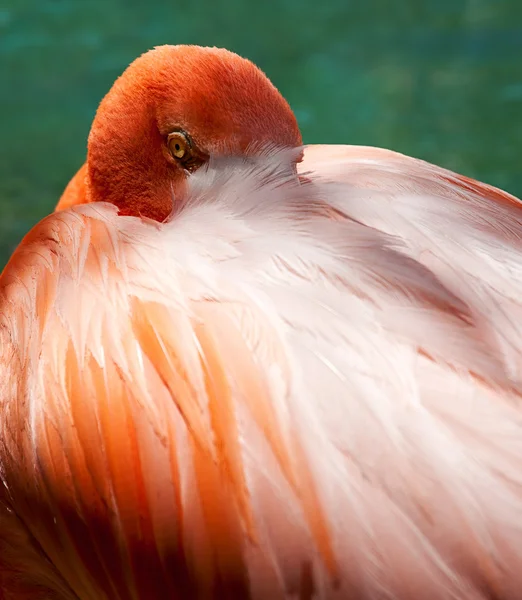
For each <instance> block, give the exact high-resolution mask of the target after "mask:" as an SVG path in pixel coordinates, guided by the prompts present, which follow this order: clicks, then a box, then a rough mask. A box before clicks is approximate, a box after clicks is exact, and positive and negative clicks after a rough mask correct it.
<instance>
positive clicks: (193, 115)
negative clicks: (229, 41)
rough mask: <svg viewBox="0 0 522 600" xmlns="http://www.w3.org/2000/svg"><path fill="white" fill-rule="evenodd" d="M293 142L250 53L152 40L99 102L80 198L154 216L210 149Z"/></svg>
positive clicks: (231, 151) (291, 126)
mask: <svg viewBox="0 0 522 600" xmlns="http://www.w3.org/2000/svg"><path fill="white" fill-rule="evenodd" d="M300 144H301V134H300V132H299V127H298V125H297V121H296V119H295V116H294V115H293V113H292V111H291V109H290V107H289V105H288V103H287V102H286V100H284V98H283V97H282V96H281V94H280V93H279V92H278V90H277V89H276V88H275V87H274V86H273V85H272V83H271V82H270V81H269V80H268V78H267V77H266V76H265V75H264V74H263V73H262V72H261V71H260V70H259V69H258V68H257V67H256V66H255V65H253V64H252V63H251V62H250V61H248V60H246V59H244V58H240V57H239V56H237V55H235V54H233V53H232V52H229V51H227V50H221V49H216V48H200V47H195V46H175V47H173V46H162V47H159V48H156V49H155V50H152V51H151V52H148V53H147V54H145V55H143V56H141V57H140V58H138V59H137V60H136V61H135V62H134V63H133V64H131V65H130V67H129V68H128V69H127V70H126V71H125V72H124V73H123V75H122V76H121V77H120V78H119V79H118V80H117V81H116V83H115V84H114V86H113V88H112V89H111V90H110V92H109V93H108V94H107V96H106V97H105V98H104V100H103V101H102V103H101V104H100V107H99V110H98V113H97V115H96V118H95V119H94V122H93V125H92V129H91V133H90V136H89V142H88V157H87V172H88V173H87V176H88V179H89V183H88V186H87V187H88V193H87V197H86V201H106V202H111V203H113V204H115V205H117V206H118V208H119V209H120V213H121V214H127V215H142V216H146V217H149V218H152V219H155V220H158V221H162V220H164V219H165V218H166V217H167V216H168V215H169V213H170V212H171V210H172V200H173V198H174V199H175V198H178V197H179V196H181V195H182V194H183V190H184V189H185V180H186V176H187V173H190V172H193V171H195V170H196V169H197V168H199V167H200V166H201V165H202V164H203V163H205V162H206V161H207V160H208V158H209V157H210V156H212V155H217V156H222V155H248V154H251V153H255V152H256V150H257V149H259V148H261V147H264V146H266V145H271V146H281V147H294V146H299V145H300Z"/></svg>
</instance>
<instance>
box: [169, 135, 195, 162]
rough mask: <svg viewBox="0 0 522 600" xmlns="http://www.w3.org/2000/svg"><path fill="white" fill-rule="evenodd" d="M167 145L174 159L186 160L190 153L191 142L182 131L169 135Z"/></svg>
mask: <svg viewBox="0 0 522 600" xmlns="http://www.w3.org/2000/svg"><path fill="white" fill-rule="evenodd" d="M167 145H168V147H169V152H170V153H171V155H172V157H173V158H177V159H182V158H186V155H187V153H189V152H190V146H191V144H190V141H189V139H188V137H187V136H186V135H185V134H184V133H183V132H182V131H174V132H173V133H169V136H168V138H167Z"/></svg>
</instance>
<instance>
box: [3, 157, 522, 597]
mask: <svg viewBox="0 0 522 600" xmlns="http://www.w3.org/2000/svg"><path fill="white" fill-rule="evenodd" d="M328 152H329V150H327V149H325V148H324V147H309V148H307V149H306V150H305V159H304V161H303V163H302V164H301V169H302V171H303V175H304V173H306V175H304V177H303V181H302V182H301V183H298V182H297V181H296V180H295V179H294V177H293V175H292V174H291V172H290V170H288V171H287V170H286V169H285V168H284V165H285V164H286V162H285V155H284V154H283V155H280V154H278V155H276V156H275V157H271V158H269V159H266V160H264V161H261V162H260V163H256V164H245V163H242V162H237V161H230V160H229V161H225V162H224V163H223V164H216V165H214V166H211V168H210V169H209V170H207V171H205V172H198V173H196V174H195V175H194V176H193V177H191V179H190V186H191V189H190V194H189V199H188V201H187V202H186V203H185V204H184V205H183V206H182V207H179V209H178V210H177V211H176V214H174V215H173V216H172V218H171V219H170V221H169V222H168V223H165V224H161V225H160V224H157V223H153V222H145V221H142V220H139V219H135V218H130V217H120V216H118V215H117V214H116V211H115V209H114V208H113V207H110V206H108V205H92V204H91V205H86V206H80V207H76V208H73V209H70V210H66V211H62V212H60V213H56V214H54V215H52V216H51V217H49V218H48V219H46V220H45V221H43V222H42V223H41V224H40V225H39V226H37V228H35V230H33V232H31V234H29V236H28V237H27V238H26V240H25V241H24V243H23V244H22V246H21V247H20V249H19V250H18V251H17V253H16V254H15V256H14V257H13V259H12V260H11V262H10V264H9V265H8V267H7V268H6V270H5V271H4V274H3V275H2V279H1V287H2V292H1V294H2V300H1V302H2V308H1V323H0V325H1V328H0V334H1V336H2V337H1V339H0V352H1V360H2V364H3V365H4V366H5V369H6V372H7V376H6V377H5V379H4V381H3V382H2V383H1V384H0V385H1V386H2V387H1V389H2V395H1V402H2V406H1V409H0V413H1V415H2V416H1V417H0V418H1V421H0V424H1V429H0V432H1V445H0V474H1V478H2V480H3V483H4V485H3V486H2V491H1V492H0V494H1V501H2V504H1V506H3V507H4V508H3V515H2V518H3V519H4V520H5V522H6V523H7V524H8V525H7V526H6V528H5V533H3V532H0V544H2V547H3V548H4V549H5V552H3V553H2V555H1V556H2V558H0V566H1V567H2V569H3V572H4V573H5V575H3V577H4V581H2V580H0V582H1V583H2V585H3V586H4V588H5V590H7V592H9V590H13V589H15V586H18V588H17V589H18V591H19V595H18V596H17V597H23V596H21V593H22V592H23V593H27V594H28V596H27V597H36V596H29V593H28V592H25V590H29V589H36V588H37V589H39V590H42V589H43V590H44V591H47V592H48V595H50V593H51V592H50V591H49V590H52V591H53V593H54V594H55V596H54V597H56V598H82V600H83V599H89V600H90V599H91V598H92V599H93V600H94V599H100V598H108V599H109V598H110V599H119V598H121V599H123V598H125V599H127V598H133V599H134V598H147V599H148V598H151V599H154V598H165V597H172V598H192V597H194V598H196V597H201V598H212V597H214V598H227V597H229V598H239V597H245V598H247V597H252V598H292V597H297V598H313V597H317V598H349V597H354V598H358V599H365V598H367V599H374V598H401V599H405V600H408V599H412V600H413V599H417V598H420V597H422V598H430V599H431V598H433V599H439V598H440V599H441V600H442V599H446V598H464V599H486V598H506V599H510V598H513V599H515V598H517V597H518V596H517V594H518V590H519V589H521V587H522V574H521V573H522V570H521V568H520V566H521V565H522V491H521V490H522V488H521V484H522V468H521V466H520V465H521V458H522V435H521V434H522V420H521V410H520V366H519V365H520V360H519V359H520V352H521V350H522V342H521V341H520V340H521V339H522V338H521V337H520V335H518V333H519V331H518V329H519V327H520V326H519V325H518V323H519V319H518V314H519V312H520V308H521V307H520V302H521V301H520V298H522V295H521V293H520V292H522V289H521V274H520V267H521V265H522V256H521V253H520V232H522V223H521V214H520V207H519V204H518V201H516V200H515V199H514V198H511V197H508V196H507V195H503V194H502V193H500V192H498V191H495V190H493V189H491V188H488V187H485V186H481V185H479V184H475V183H469V182H466V181H464V180H460V179H459V180H457V179H456V176H453V175H451V174H449V173H447V172H445V171H442V170H437V169H435V168H434V167H432V166H430V165H425V164H424V163H420V162H418V161H413V160H412V159H406V158H405V157H400V156H399V155H394V154H392V153H386V154H384V153H379V152H378V151H370V150H368V151H361V152H355V151H354V150H353V149H350V148H347V147H345V148H333V149H332V150H331V154H330V155H328ZM365 152H367V154H365ZM410 161H411V162H410ZM21 556H22V557H26V558H24V560H26V561H27V562H26V563H25V564H24V563H22V562H20V557H21ZM3 557H5V558H3ZM1 561H4V562H3V563H2V562H1ZM17 561H19V562H17ZM30 561H32V562H30ZM24 586H25V587H24ZM31 586H32V588H31ZM20 590H21V591H22V592H20ZM7 592H6V593H7ZM9 593H11V592H9ZM13 597H14V596H13ZM42 597H46V596H45V595H44V596H42Z"/></svg>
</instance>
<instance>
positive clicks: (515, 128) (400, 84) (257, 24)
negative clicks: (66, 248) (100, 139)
mask: <svg viewBox="0 0 522 600" xmlns="http://www.w3.org/2000/svg"><path fill="white" fill-rule="evenodd" d="M164 43H196V44H202V45H217V46H225V47H228V48H229V49H231V50H234V51H236V52H238V53H239V54H242V55H243V56H246V57H248V58H250V59H252V60H253V61H254V62H256V63H257V64H258V65H259V66H260V67H261V68H262V69H263V70H265V72H266V73H267V74H268V75H269V76H270V78H271V79H272V81H273V82H274V83H275V84H276V85H277V86H278V87H279V89H280V90H281V91H282V92H283V94H284V95H285V96H286V98H287V99H288V100H289V102H290V104H291V105H292V107H293V109H294V110H295V112H296V114H297V117H298V119H299V122H300V125H301V128H302V131H303V135H304V139H305V142H308V143H309V142H335V143H339V142H340V143H350V144H368V145H377V146H385V147H389V148H393V149H395V150H399V151H401V152H405V153H407V154H411V155H414V156H418V157H421V158H424V159H426V160H429V161H432V162H435V163H438V164H441V165H444V166H446V167H448V168H451V169H454V170H457V171H459V172H462V173H464V174H467V175H470V176H474V177H478V178H480V179H482V180H484V181H487V182H489V183H492V184H494V185H498V186H500V187H503V188H504V189H507V190H508V191H511V192H512V193H514V194H516V195H519V196H522V171H521V168H520V159H521V151H522V2H521V0H430V1H428V0H395V1H391V0H323V1H322V2H321V1H318V0H262V1H256V2H254V1H249V0H198V2H195V3H191V2H179V1H169V2H164V1H160V0H149V1H148V2H145V1H143V0H92V1H91V0H74V1H73V0H46V1H45V0H4V2H3V4H0V73H1V85H0V108H1V113H0V114H1V127H2V132H1V133H2V141H3V143H2V144H1V145H0V266H1V265H3V263H4V262H5V260H6V259H7V257H8V256H9V255H10V253H11V252H12V249H13V247H14V246H15V245H16V244H17V243H18V242H19V240H20V238H21V237H22V235H23V234H24V233H25V232H27V230H28V229H29V228H30V227H31V226H32V225H33V224H34V223H35V222H36V221H37V220H39V219H40V218H41V217H43V216H44V215H46V214H47V213H49V212H50V211H51V210H52V208H53V206H54V204H55V203H56V200H57V199H58V197H59V195H60V193H61V191H62V189H63V188H64V186H65V184H66V183H67V181H68V179H69V178H70V177H71V176H72V175H73V174H74V172H75V171H76V169H77V168H78V167H79V166H80V164H81V163H82V162H83V159H84V156H85V146H86V138H87V133H88V130H89V125H90V122H91V120H92V118H93V115H94V112H95V109H96V106H97V103H98V102H99V100H100V99H101V97H102V96H103V95H104V93H105V92H106V91H107V90H108V88H109V87H110V85H111V83H112V82H113V81H114V79H115V78H116V77H117V76H118V75H119V74H120V73H121V71H122V70H123V69H124V68H125V66H126V65H127V64H128V63H129V62H130V61H132V60H133V59H134V58H135V57H136V56H137V55H138V54H140V53H142V52H144V51H145V50H147V49H149V48H151V47H153V46H155V45H159V44H164Z"/></svg>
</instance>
